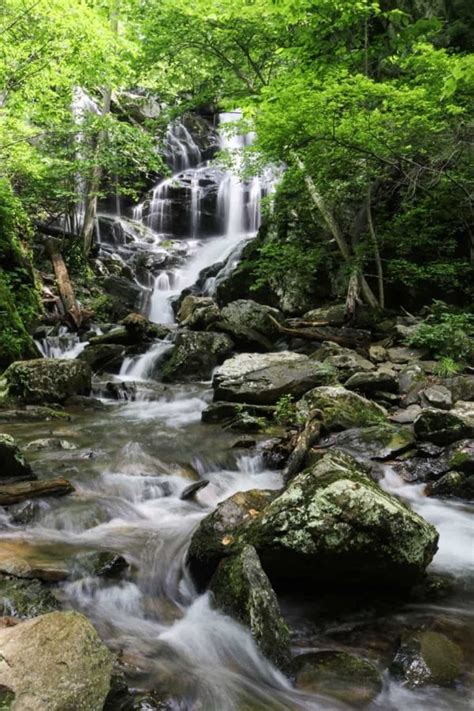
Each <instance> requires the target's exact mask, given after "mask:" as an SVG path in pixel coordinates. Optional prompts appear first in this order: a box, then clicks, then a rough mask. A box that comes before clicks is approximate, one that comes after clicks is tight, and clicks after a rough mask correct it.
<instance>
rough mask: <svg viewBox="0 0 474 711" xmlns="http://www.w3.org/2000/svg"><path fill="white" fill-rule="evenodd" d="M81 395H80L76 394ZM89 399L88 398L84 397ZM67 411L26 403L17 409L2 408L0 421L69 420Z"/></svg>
mask: <svg viewBox="0 0 474 711" xmlns="http://www.w3.org/2000/svg"><path fill="white" fill-rule="evenodd" d="M76 397H79V396H76ZM84 399H85V400H87V399H88V398H84ZM69 419H70V417H69V415H68V414H67V412H64V411H63V410H62V409H56V408H52V407H41V406H39V405H26V406H24V407H21V408H18V409H15V410H0V422H17V421H25V422H38V421H41V422H50V421H51V420H69Z"/></svg>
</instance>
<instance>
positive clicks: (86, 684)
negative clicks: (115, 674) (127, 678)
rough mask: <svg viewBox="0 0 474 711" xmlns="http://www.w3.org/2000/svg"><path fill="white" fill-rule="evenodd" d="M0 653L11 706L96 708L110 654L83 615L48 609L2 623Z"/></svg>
mask: <svg viewBox="0 0 474 711" xmlns="http://www.w3.org/2000/svg"><path fill="white" fill-rule="evenodd" d="M0 655H1V659H0V684H2V685H4V686H6V687H7V688H9V689H11V690H12V691H13V692H14V694H15V702H14V708H15V710H16V711H32V709H35V711H66V709H71V710H72V709H74V711H102V709H103V706H104V701H105V698H106V696H107V693H108V691H109V688H110V679H111V674H112V665H113V656H112V654H111V653H110V652H109V651H108V649H107V648H106V647H105V645H104V644H103V643H102V642H101V640H100V639H99V637H98V635H97V632H96V631H95V629H94V628H93V626H92V625H91V623H90V622H89V621H88V620H87V618H86V617H84V615H81V614H79V613H77V612H51V613H49V614H47V615H41V616H40V617H35V618H34V619H32V620H29V621H27V622H23V623H21V624H19V625H16V626H15V627H10V628H6V629H2V630H0Z"/></svg>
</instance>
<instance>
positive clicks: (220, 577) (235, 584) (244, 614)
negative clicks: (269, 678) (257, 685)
mask: <svg viewBox="0 0 474 711" xmlns="http://www.w3.org/2000/svg"><path fill="white" fill-rule="evenodd" d="M210 590H211V591H212V593H213V596H214V601H215V604H216V606H217V607H218V608H219V609H221V610H222V611H223V612H225V613H226V614H227V615H230V616H231V617H234V618H235V619H237V620H238V621H239V622H242V624H244V625H246V626H247V627H248V628H249V629H250V631H251V633H252V636H253V638H254V640H255V641H256V643H257V644H258V646H259V647H260V649H261V650H262V652H263V653H264V655H265V656H266V657H267V658H268V659H270V660H271V661H272V662H273V663H274V664H276V666H278V667H280V668H285V667H287V665H288V663H289V660H290V647H289V633H288V628H287V626H286V624H285V621H284V620H283V617H282V616H281V612H280V607H279V605H278V600H277V597H276V595H275V592H274V591H273V588H272V586H271V585H270V581H269V580H268V578H267V576H266V575H265V573H264V571H263V569H262V566H261V564H260V560H259V558H258V555H257V552H256V551H255V548H253V547H252V546H244V548H243V549H242V551H240V553H239V554H238V555H236V556H232V557H231V558H228V559H227V560H223V561H222V562H221V564H220V565H219V567H218V569H217V571H216V573H215V574H214V576H213V578H212V580H211V584H210Z"/></svg>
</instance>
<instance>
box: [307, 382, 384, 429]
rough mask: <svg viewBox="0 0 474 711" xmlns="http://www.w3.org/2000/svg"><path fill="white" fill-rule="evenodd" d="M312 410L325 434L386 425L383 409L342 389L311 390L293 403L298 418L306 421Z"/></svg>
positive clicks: (320, 388)
mask: <svg viewBox="0 0 474 711" xmlns="http://www.w3.org/2000/svg"><path fill="white" fill-rule="evenodd" d="M315 410H320V411H321V413H322V422H323V426H324V429H325V430H326V431H328V432H334V431H337V430H344V429H350V428H352V427H368V426H370V425H380V424H383V423H384V422H385V421H386V411H385V410H384V408H383V407H381V406H380V405H378V404H377V403H375V402H372V401H371V400H367V399H366V398H364V397H362V395H358V394H357V393H354V392H352V391H351V390H346V389H345V388H343V387H342V386H329V387H319V388H314V389H313V390H310V391H309V392H307V393H306V395H304V397H303V398H302V399H301V400H300V402H299V403H297V411H298V412H299V413H300V415H301V416H302V417H309V416H310V415H311V413H314V411H315Z"/></svg>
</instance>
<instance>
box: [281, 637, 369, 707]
mask: <svg viewBox="0 0 474 711" xmlns="http://www.w3.org/2000/svg"><path fill="white" fill-rule="evenodd" d="M293 668H294V672H295V677H296V686H297V688H298V689H301V690H302V691H306V692H310V693H313V694H322V695H324V696H329V697H331V698H334V699H337V700H338V701H342V702H344V703H347V704H349V705H350V706H351V707H356V708H360V707H364V706H366V705H367V704H369V703H370V702H371V701H373V699H375V698H376V696H377V695H378V694H380V692H381V691H382V678H381V675H380V673H379V672H378V670H377V669H376V668H375V667H374V666H373V664H371V663H370V662H368V661H367V660H365V659H363V658H362V657H359V656H357V655H355V654H349V653H348V652H339V651H333V650H328V651H321V652H310V653H308V654H302V655H300V656H299V657H297V658H296V659H295V661H294V663H293Z"/></svg>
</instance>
